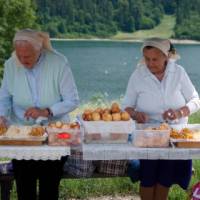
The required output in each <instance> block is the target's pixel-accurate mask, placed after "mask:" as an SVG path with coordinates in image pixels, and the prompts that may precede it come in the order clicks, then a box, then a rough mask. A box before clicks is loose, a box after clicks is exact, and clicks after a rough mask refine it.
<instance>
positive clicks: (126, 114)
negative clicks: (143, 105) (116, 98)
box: [121, 111, 131, 121]
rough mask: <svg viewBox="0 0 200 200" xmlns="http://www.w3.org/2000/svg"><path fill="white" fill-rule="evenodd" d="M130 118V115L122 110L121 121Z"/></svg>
mask: <svg viewBox="0 0 200 200" xmlns="http://www.w3.org/2000/svg"><path fill="white" fill-rule="evenodd" d="M130 118H131V117H130V115H129V113H128V112H126V111H124V112H122V113H121V120H122V121H128V120H130Z"/></svg>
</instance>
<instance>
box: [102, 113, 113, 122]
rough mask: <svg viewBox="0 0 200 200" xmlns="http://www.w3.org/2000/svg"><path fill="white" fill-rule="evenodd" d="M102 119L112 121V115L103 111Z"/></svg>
mask: <svg viewBox="0 0 200 200" xmlns="http://www.w3.org/2000/svg"><path fill="white" fill-rule="evenodd" d="M102 120H104V121H112V115H111V114H109V113H103V115H102Z"/></svg>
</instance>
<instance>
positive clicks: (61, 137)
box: [47, 128, 81, 146]
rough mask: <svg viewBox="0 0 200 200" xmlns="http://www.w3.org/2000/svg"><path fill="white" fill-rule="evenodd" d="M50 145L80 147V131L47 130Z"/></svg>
mask: <svg viewBox="0 0 200 200" xmlns="http://www.w3.org/2000/svg"><path fill="white" fill-rule="evenodd" d="M47 133H48V145H52V146H76V145H80V143H81V139H80V135H81V134H80V129H59V128H47Z"/></svg>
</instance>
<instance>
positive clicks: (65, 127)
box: [61, 124, 71, 129]
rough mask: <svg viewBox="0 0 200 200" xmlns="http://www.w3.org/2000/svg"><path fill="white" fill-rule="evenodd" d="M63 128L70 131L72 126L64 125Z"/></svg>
mask: <svg viewBox="0 0 200 200" xmlns="http://www.w3.org/2000/svg"><path fill="white" fill-rule="evenodd" d="M61 128H62V129H70V128H71V127H70V124H63V125H62V127H61Z"/></svg>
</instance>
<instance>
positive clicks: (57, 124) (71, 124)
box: [48, 121, 80, 129]
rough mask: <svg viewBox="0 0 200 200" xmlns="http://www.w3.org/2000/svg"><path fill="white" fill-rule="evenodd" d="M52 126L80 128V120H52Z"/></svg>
mask: <svg viewBox="0 0 200 200" xmlns="http://www.w3.org/2000/svg"><path fill="white" fill-rule="evenodd" d="M48 126H49V127H50V128H56V129H57V128H59V129H80V125H79V123H78V122H72V123H66V122H61V121H56V122H51V123H49V125H48Z"/></svg>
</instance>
